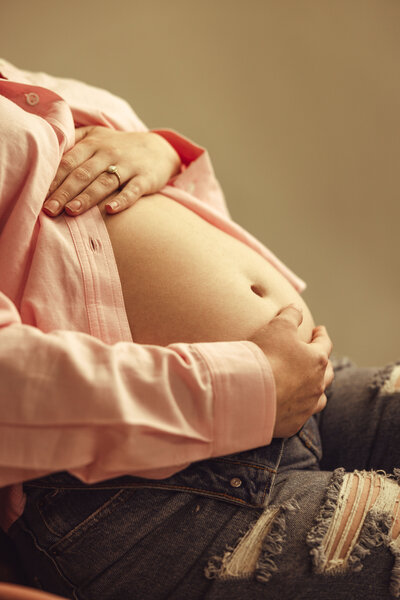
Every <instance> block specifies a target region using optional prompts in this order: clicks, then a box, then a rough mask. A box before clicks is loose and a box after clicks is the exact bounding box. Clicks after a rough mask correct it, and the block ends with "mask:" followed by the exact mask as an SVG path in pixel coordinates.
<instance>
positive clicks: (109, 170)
mask: <svg viewBox="0 0 400 600" xmlns="http://www.w3.org/2000/svg"><path fill="white" fill-rule="evenodd" d="M106 173H110V175H116V176H117V178H118V183H119V186H118V187H121V177H120V174H119V173H118V169H117V167H116V166H115V165H110V166H109V167H107V169H106Z"/></svg>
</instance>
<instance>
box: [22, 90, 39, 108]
mask: <svg viewBox="0 0 400 600" xmlns="http://www.w3.org/2000/svg"><path fill="white" fill-rule="evenodd" d="M25 99H26V103H27V104H29V106H36V104H39V101H40V98H39V95H38V94H36V93H35V92H29V94H25Z"/></svg>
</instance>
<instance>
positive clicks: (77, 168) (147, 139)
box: [43, 126, 181, 217]
mask: <svg viewBox="0 0 400 600" xmlns="http://www.w3.org/2000/svg"><path fill="white" fill-rule="evenodd" d="M110 166H115V167H116V169H117V173H118V175H117V174H116V173H115V172H114V173H113V172H112V169H111V170H110V171H108V170H107V169H108V168H109V167H110ZM180 167H181V161H180V158H179V156H178V154H177V153H176V152H175V150H174V149H173V147H172V146H171V145H170V144H169V143H168V142H167V141H166V140H164V139H163V138H162V137H161V136H160V135H158V134H157V133H152V132H125V131H114V130H113V129H107V128H106V127H99V126H92V127H80V128H78V129H76V130H75V146H74V147H73V148H72V149H71V150H69V151H68V152H66V154H64V156H63V158H62V160H61V162H60V165H59V167H58V171H57V173H56V176H55V178H54V180H53V182H52V184H51V186H50V189H49V193H48V196H47V198H46V200H45V202H44V205H43V210H44V212H45V213H46V214H48V215H49V216H51V217H56V216H58V215H59V214H60V213H61V212H62V211H63V210H64V209H65V211H66V213H67V214H68V215H70V216H76V215H79V214H81V213H83V212H85V211H86V210H88V209H89V208H91V207H92V206H95V205H96V204H98V203H99V202H101V201H102V200H104V199H105V198H107V197H108V196H110V194H112V193H113V192H115V191H116V190H118V189H119V188H121V191H120V192H119V193H118V194H117V195H114V197H113V198H112V200H110V202H109V203H107V204H106V210H107V212H108V213H111V214H112V213H118V212H120V211H121V210H124V209H125V208H128V206H131V205H132V204H134V202H136V200H138V199H139V198H141V197H142V196H144V195H145V194H151V193H154V192H158V191H159V190H160V189H161V188H162V187H164V185H166V184H167V183H168V181H169V180H170V178H171V177H173V176H174V175H176V174H177V173H178V172H179V170H180Z"/></svg>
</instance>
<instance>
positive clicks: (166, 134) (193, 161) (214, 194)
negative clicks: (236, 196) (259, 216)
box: [152, 129, 230, 218]
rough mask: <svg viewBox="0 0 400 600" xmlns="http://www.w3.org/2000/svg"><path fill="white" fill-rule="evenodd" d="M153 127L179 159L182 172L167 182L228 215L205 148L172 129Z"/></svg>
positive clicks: (154, 131) (222, 194) (225, 215)
mask: <svg viewBox="0 0 400 600" xmlns="http://www.w3.org/2000/svg"><path fill="white" fill-rule="evenodd" d="M152 131H153V133H158V135H161V136H162V137H163V138H164V139H165V140H167V142H169V143H170V144H171V146H172V147H173V148H174V149H175V151H176V152H177V153H178V155H179V157H180V159H181V162H182V170H181V172H180V173H179V174H178V175H176V176H175V177H173V178H172V179H171V181H170V182H169V185H172V186H173V187H175V188H178V189H181V190H183V191H185V192H187V193H189V194H191V195H193V196H194V197H195V198H197V199H198V200H200V201H201V202H203V203H204V204H206V205H208V206H210V207H212V208H214V209H216V210H217V211H218V212H219V213H221V214H222V215H223V216H224V217H228V218H230V214H229V210H228V206H227V204H226V200H225V196H224V193H223V191H222V188H221V186H220V184H219V182H218V180H217V178H216V176H215V172H214V168H213V166H212V163H211V159H210V156H209V154H208V152H207V150H205V149H204V148H202V147H201V146H198V145H197V144H195V143H194V142H192V141H191V140H189V139H188V138H186V137H184V136H182V135H181V134H179V133H177V132H176V131H174V130H172V129H153V130H152Z"/></svg>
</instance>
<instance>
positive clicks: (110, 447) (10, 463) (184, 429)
mask: <svg viewBox="0 0 400 600" xmlns="http://www.w3.org/2000/svg"><path fill="white" fill-rule="evenodd" d="M0 76H1V78H0V487H1V488H3V489H2V490H0V492H1V493H0V522H1V523H2V526H3V527H4V528H7V527H8V526H9V525H10V524H11V523H12V522H13V520H14V519H15V518H17V516H18V515H19V514H20V513H21V511H22V510H23V504H24V501H23V495H22V488H21V485H20V484H21V482H22V481H24V480H27V479H32V478H36V477H39V476H43V475H45V474H48V473H51V472H56V471H61V470H68V471H69V472H70V473H71V474H73V475H75V476H76V477H79V478H80V479H82V480H83V481H86V482H95V481H99V480H102V479H109V478H112V477H116V476H119V475H122V474H132V475H139V476H143V477H152V478H162V477H166V476H168V475H170V474H172V473H174V472H176V471H178V470H180V469H182V468H184V467H185V466H187V465H188V464H189V463H191V462H193V461H196V460H201V459H205V458H209V457H212V456H218V455H224V454H229V453H232V452H238V451H240V450H244V449H248V448H253V447H257V446H261V445H264V444H268V443H269V442H270V441H271V438H272V431H273V426H274V419H275V389H274V381H273V377H272V373H271V370H270V367H269V364H268V361H267V359H266V358H265V356H264V354H263V353H262V352H261V350H260V349H259V348H258V347H257V346H256V345H255V344H253V343H251V342H246V341H243V342H216V343H199V344H184V343H177V344H172V345H170V346H168V347H158V346H146V345H139V344H135V343H134V342H133V341H132V337H131V333H130V329H129V326H128V321H127V316H126V313H125V309H124V303H123V297H122V291H121V285H120V281H119V277H118V272H117V268H116V264H115V260H114V255H113V251H112V247H111V244H110V240H109V237H108V233H107V229H106V227H105V225H104V222H103V219H102V217H101V215H100V212H99V210H98V209H97V207H96V208H93V209H91V210H89V211H88V212H86V213H85V214H83V215H82V216H80V217H78V218H73V217H68V216H66V215H62V216H60V217H58V218H57V219H52V218H50V217H48V216H46V215H45V214H44V213H43V212H42V210H41V209H42V204H43V201H44V198H45V196H46V193H47V191H48V188H49V185H50V183H51V181H52V179H53V177H54V175H55V173H56V170H57V167H58V164H59V162H60V159H61V157H62V154H63V153H64V152H65V151H66V150H67V149H69V148H70V147H71V146H72V145H73V144H74V128H75V126H76V125H89V124H96V125H103V126H105V127H112V128H115V129H122V130H132V131H145V130H146V127H145V126H144V125H143V123H142V122H141V121H140V120H139V118H138V117H137V116H136V114H135V113H134V112H133V111H132V109H131V108H130V107H129V105H128V104H127V103H126V102H124V101H123V100H121V99H119V98H117V97H115V96H113V95H112V94H109V93H108V92H106V91H103V90H99V89H96V88H93V87H90V86H87V85H85V84H83V83H79V82H76V81H72V80H66V79H56V78H53V77H50V76H48V75H45V74H42V73H36V74H33V73H28V72H24V71H21V70H19V69H16V68H15V67H13V66H12V65H10V64H9V63H7V62H6V61H0ZM159 133H160V134H161V135H163V136H164V137H165V138H166V139H167V140H168V141H169V142H170V143H171V144H172V145H173V146H174V147H175V148H176V150H177V151H178V152H179V154H180V155H181V157H182V160H183V162H184V164H187V167H186V169H185V170H184V171H183V172H182V173H181V174H180V175H178V176H177V177H176V178H174V180H173V181H171V182H170V185H168V186H166V187H165V188H164V189H163V193H164V194H166V195H168V196H169V197H171V198H172V199H174V200H175V201H177V202H180V203H181V204H184V205H185V206H187V207H188V208H189V209H190V210H193V211H195V212H196V213H198V214H199V215H201V216H202V217H204V218H205V219H207V220H208V221H209V222H210V223H212V224H213V225H215V226H216V227H219V228H220V229H222V230H224V231H225V232H227V233H229V234H230V235H232V236H234V237H235V238H237V239H239V240H242V241H243V242H244V243H245V244H247V245H249V246H250V247H252V248H253V249H255V250H256V251H257V252H258V253H260V254H261V255H262V256H263V257H265V259H266V260H268V261H270V262H271V263H272V264H273V265H274V266H275V267H276V268H277V269H279V271H280V272H281V273H283V274H284V275H285V276H286V277H287V278H288V279H289V281H291V283H292V284H293V285H294V286H295V287H296V289H298V290H299V291H301V290H302V289H303V282H302V281H301V280H300V279H298V278H297V277H296V276H295V275H294V274H293V273H291V271H289V270H288V269H287V268H286V267H285V266H284V265H283V264H282V263H281V262H280V261H279V260H278V259H277V258H276V257H275V256H274V255H273V254H272V253H271V252H270V251H269V250H267V249H266V248H265V247H264V246H263V245H261V244H260V243H259V242H258V241H257V240H255V239H254V238H253V237H252V236H251V235H249V234H248V233H246V232H245V231H244V230H243V229H242V228H241V227H239V226H238V225H236V224H235V223H233V222H232V221H231V220H230V218H229V215H228V212H227V209H226V206H225V201H224V198H223V195H222V192H221V190H220V187H219V185H218V183H217V181H216V179H215V176H214V173H213V169H212V166H211V163H210V160H209V157H208V155H207V153H206V152H205V151H204V150H203V149H201V148H199V147H198V146H195V145H194V144H192V143H191V142H189V141H188V140H186V139H184V138H182V137H180V136H178V135H177V134H176V133H174V132H171V131H163V132H159Z"/></svg>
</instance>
